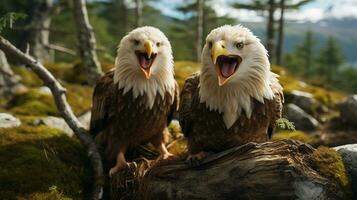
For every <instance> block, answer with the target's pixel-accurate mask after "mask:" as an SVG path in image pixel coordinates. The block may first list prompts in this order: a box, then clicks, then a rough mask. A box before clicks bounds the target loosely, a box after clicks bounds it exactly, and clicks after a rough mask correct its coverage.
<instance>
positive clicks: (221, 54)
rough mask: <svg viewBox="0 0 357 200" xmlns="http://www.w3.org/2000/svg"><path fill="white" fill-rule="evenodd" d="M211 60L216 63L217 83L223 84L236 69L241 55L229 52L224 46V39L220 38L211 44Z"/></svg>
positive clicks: (240, 60)
mask: <svg viewBox="0 0 357 200" xmlns="http://www.w3.org/2000/svg"><path fill="white" fill-rule="evenodd" d="M212 62H213V64H215V65H216V71H217V75H218V85H219V86H222V85H224V84H225V83H226V82H227V81H228V80H229V79H230V78H231V77H232V75H233V74H234V73H235V72H236V71H237V70H238V68H239V65H240V63H241V62H242V57H240V56H239V55H233V54H231V53H230V52H229V51H228V49H227V48H226V43H225V41H223V40H221V41H218V42H216V43H214V44H213V46H212Z"/></svg>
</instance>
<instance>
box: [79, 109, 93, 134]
mask: <svg viewBox="0 0 357 200" xmlns="http://www.w3.org/2000/svg"><path fill="white" fill-rule="evenodd" d="M91 115H92V113H91V112H90V111H88V112H86V113H84V114H82V115H81V116H79V117H78V120H79V122H81V123H82V125H83V126H84V128H86V129H87V130H89V126H90V117H91Z"/></svg>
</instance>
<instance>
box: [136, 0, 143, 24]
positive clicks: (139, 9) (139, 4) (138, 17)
mask: <svg viewBox="0 0 357 200" xmlns="http://www.w3.org/2000/svg"><path fill="white" fill-rule="evenodd" d="M142 15H143V2H142V0H135V16H136V18H135V25H136V27H140V26H142V24H143V22H142Z"/></svg>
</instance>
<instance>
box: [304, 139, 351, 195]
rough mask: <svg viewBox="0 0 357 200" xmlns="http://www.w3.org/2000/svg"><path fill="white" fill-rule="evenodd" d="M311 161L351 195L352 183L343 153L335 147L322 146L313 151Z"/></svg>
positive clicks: (320, 171)
mask: <svg viewBox="0 0 357 200" xmlns="http://www.w3.org/2000/svg"><path fill="white" fill-rule="evenodd" d="M309 162H310V164H311V166H312V168H314V170H316V171H317V172H319V173H320V174H321V175H323V176H324V177H326V178H327V179H329V180H332V181H334V182H335V183H337V184H338V185H339V186H341V188H342V189H343V191H344V192H345V193H346V194H347V195H348V196H351V195H352V193H351V191H350V188H351V183H350V180H349V177H348V174H347V171H346V168H345V166H344V163H343V160H342V157H341V155H340V154H339V153H338V152H337V151H336V150H334V149H331V148H328V147H325V146H320V147H318V148H317V149H316V151H314V152H313V154H312V155H311V157H310V158H309Z"/></svg>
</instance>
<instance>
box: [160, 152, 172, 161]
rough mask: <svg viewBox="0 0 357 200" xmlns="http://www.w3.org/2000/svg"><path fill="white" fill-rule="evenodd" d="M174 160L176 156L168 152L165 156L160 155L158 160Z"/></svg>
mask: <svg viewBox="0 0 357 200" xmlns="http://www.w3.org/2000/svg"><path fill="white" fill-rule="evenodd" d="M175 158H176V156H175V155H174V154H172V153H169V152H167V153H165V154H161V156H160V159H162V160H173V159H175Z"/></svg>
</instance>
